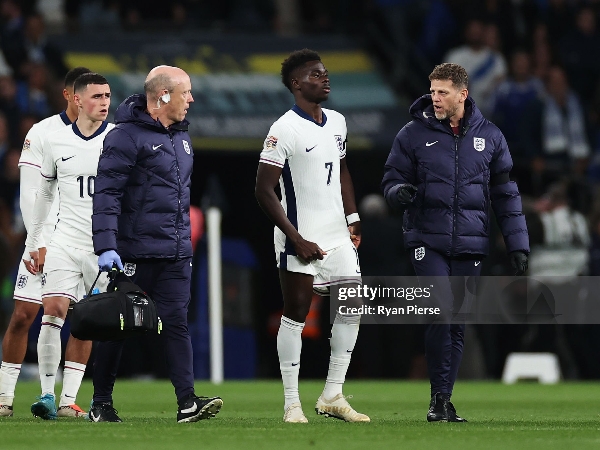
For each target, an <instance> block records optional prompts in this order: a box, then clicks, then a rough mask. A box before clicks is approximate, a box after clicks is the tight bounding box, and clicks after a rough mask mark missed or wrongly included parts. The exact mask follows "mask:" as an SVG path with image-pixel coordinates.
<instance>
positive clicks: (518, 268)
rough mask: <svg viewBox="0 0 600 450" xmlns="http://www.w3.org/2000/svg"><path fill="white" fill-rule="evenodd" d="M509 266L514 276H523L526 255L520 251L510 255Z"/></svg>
mask: <svg viewBox="0 0 600 450" xmlns="http://www.w3.org/2000/svg"><path fill="white" fill-rule="evenodd" d="M509 256H510V265H511V266H512V268H513V269H514V270H515V275H517V276H519V275H524V274H525V272H527V267H528V265H529V264H528V262H527V254H526V253H525V252H522V251H520V250H518V251H516V252H511V253H510V255H509Z"/></svg>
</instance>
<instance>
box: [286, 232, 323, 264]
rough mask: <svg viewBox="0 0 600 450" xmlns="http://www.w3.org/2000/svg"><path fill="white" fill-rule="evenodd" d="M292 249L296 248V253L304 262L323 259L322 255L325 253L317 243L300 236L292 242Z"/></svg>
mask: <svg viewBox="0 0 600 450" xmlns="http://www.w3.org/2000/svg"><path fill="white" fill-rule="evenodd" d="M294 249H295V250H296V255H297V256H298V257H300V258H302V259H303V260H304V261H306V262H311V261H315V260H317V259H323V256H324V255H326V254H327V252H325V251H323V250H321V248H320V247H319V246H318V245H317V244H315V243H314V242H310V241H307V240H306V239H304V238H302V237H300V238H299V239H298V240H297V241H296V242H294Z"/></svg>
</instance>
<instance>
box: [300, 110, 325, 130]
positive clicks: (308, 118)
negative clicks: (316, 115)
mask: <svg viewBox="0 0 600 450" xmlns="http://www.w3.org/2000/svg"><path fill="white" fill-rule="evenodd" d="M292 111H294V112H295V113H296V114H298V115H299V116H300V117H302V118H303V119H306V120H309V121H311V122H312V123H314V124H315V125H318V126H320V127H323V126H325V124H326V123H327V116H326V115H325V111H322V113H323V121H322V122H321V123H317V122H316V121H315V119H313V118H312V117H311V116H309V115H308V114H306V112H304V111H303V110H302V109H300V107H299V106H298V105H294V106H292Z"/></svg>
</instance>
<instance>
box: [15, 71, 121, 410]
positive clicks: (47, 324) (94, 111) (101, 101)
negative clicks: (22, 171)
mask: <svg viewBox="0 0 600 450" xmlns="http://www.w3.org/2000/svg"><path fill="white" fill-rule="evenodd" d="M73 91H74V101H75V103H76V104H77V106H78V108H79V117H78V119H77V121H76V122H74V123H73V124H72V125H71V126H70V127H65V128H63V129H60V130H58V131H55V132H54V133H51V134H49V135H48V136H47V137H46V139H45V141H44V159H43V161H42V169H41V174H42V177H43V178H44V179H45V181H42V183H41V185H40V188H39V190H38V195H37V198H36V200H35V205H34V210H33V218H32V221H31V230H30V232H29V234H28V236H27V241H26V244H25V246H26V251H28V252H29V254H30V256H31V259H32V260H33V265H34V269H35V270H36V271H37V269H38V261H39V253H38V247H39V238H40V235H41V232H42V228H43V225H44V222H45V221H46V218H47V216H48V213H49V211H50V207H51V205H52V203H53V201H54V192H55V189H54V187H55V186H56V185H57V186H58V192H59V197H58V214H59V217H60V220H59V222H58V223H57V224H56V229H55V230H54V232H53V233H52V238H51V240H50V244H49V245H48V249H47V254H46V262H45V266H44V271H45V274H46V284H45V285H44V286H43V288H42V303H43V306H44V315H43V317H42V327H41V330H40V336H39V338H38V365H39V372H40V381H41V385H42V395H41V396H40V397H39V398H38V401H37V402H35V403H34V404H33V405H31V412H32V413H33V415H35V416H37V417H41V418H42V419H46V420H52V419H56V417H57V411H56V404H55V398H54V383H55V377H56V371H57V369H58V365H59V363H60V358H61V343H60V331H61V328H62V326H63V324H64V321H65V317H66V315H67V309H68V307H69V302H70V301H71V300H73V301H78V300H79V298H78V296H77V293H78V285H79V283H80V281H83V286H84V289H85V290H86V291H88V290H89V289H90V288H91V285H92V283H93V282H94V280H95V279H96V275H97V273H98V257H97V256H96V255H95V254H94V246H93V243H92V196H93V195H94V178H95V176H96V172H97V168H98V159H99V158H100V154H101V153H102V144H103V141H104V136H105V135H106V133H108V131H109V130H111V129H112V128H113V127H114V125H112V124H109V123H108V122H106V117H107V115H108V108H109V106H110V87H109V86H108V82H107V81H106V79H105V78H104V77H103V76H102V75H99V74H96V73H87V74H84V75H81V76H79V77H78V78H77V79H76V80H75V83H74V86H73ZM106 284H107V279H106V275H105V274H102V277H101V278H100V279H99V280H98V283H97V286H98V287H99V288H100V289H101V290H103V289H105V288H106Z"/></svg>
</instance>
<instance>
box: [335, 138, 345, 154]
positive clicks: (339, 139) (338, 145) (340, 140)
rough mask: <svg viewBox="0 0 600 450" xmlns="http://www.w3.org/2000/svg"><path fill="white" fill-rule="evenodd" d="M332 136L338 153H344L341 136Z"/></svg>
mask: <svg viewBox="0 0 600 450" xmlns="http://www.w3.org/2000/svg"><path fill="white" fill-rule="evenodd" d="M334 137H335V143H336V144H337V148H338V150H339V151H340V153H344V140H343V139H342V136H341V135H340V134H336V135H335V136H334Z"/></svg>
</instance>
